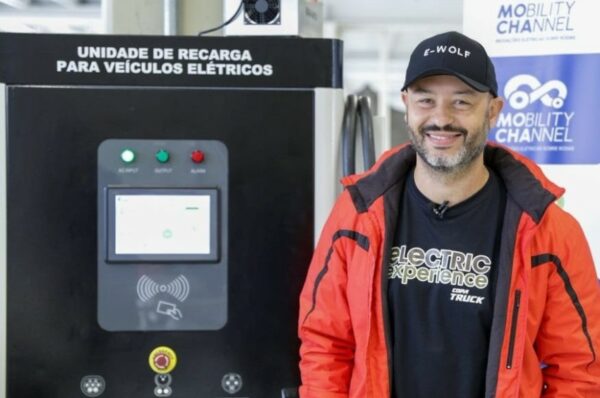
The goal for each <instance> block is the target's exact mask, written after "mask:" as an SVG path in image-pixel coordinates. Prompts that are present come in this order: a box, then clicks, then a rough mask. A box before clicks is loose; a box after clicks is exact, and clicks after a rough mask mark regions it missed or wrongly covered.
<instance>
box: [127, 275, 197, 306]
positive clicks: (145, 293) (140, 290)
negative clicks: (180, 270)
mask: <svg viewBox="0 0 600 398" xmlns="http://www.w3.org/2000/svg"><path fill="white" fill-rule="evenodd" d="M136 290H137V295H138V297H139V299H140V300H142V301H143V302H144V303H145V302H148V301H150V300H151V299H152V298H153V297H154V296H156V295H157V294H159V293H166V294H169V295H171V296H173V297H174V298H175V299H177V300H178V301H179V302H182V303H183V302H184V301H185V300H186V299H187V298H188V296H189V294H190V282H189V281H188V279H187V278H186V277H185V276H183V275H179V276H178V277H177V278H175V279H174V280H173V281H172V282H170V283H167V284H165V285H161V284H159V283H156V282H154V281H153V280H152V279H150V277H148V275H142V277H141V278H140V279H139V280H138V283H137V288H136Z"/></svg>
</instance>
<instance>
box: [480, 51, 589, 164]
mask: <svg viewBox="0 0 600 398" xmlns="http://www.w3.org/2000/svg"><path fill="white" fill-rule="evenodd" d="M494 64H495V66H496V71H497V77H498V86H499V87H500V90H499V91H500V93H499V94H500V95H501V96H503V97H504V99H505V104H504V109H503V110H502V113H501V114H500V116H499V118H498V122H497V124H496V127H495V128H494V129H492V131H491V133H490V139H491V140H492V141H496V142H499V143H501V144H504V145H507V146H510V147H512V148H513V149H515V150H517V151H519V152H521V153H523V154H525V155H526V156H528V157H530V158H533V159H534V160H536V161H537V162H539V163H542V164H544V163H545V164H565V163H567V164H597V163H600V151H598V150H597V148H598V147H600V134H599V133H598V132H596V131H595V130H596V129H595V127H594V126H595V124H596V120H597V117H595V116H597V114H598V109H600V98H599V97H598V96H596V95H590V87H600V76H599V74H598V73H597V71H598V70H600V54H582V55H554V56H532V57H501V58H500V57H499V58H495V59H494Z"/></svg>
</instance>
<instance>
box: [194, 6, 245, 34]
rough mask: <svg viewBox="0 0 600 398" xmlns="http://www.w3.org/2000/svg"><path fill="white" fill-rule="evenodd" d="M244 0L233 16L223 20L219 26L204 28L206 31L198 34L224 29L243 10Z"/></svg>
mask: <svg viewBox="0 0 600 398" xmlns="http://www.w3.org/2000/svg"><path fill="white" fill-rule="evenodd" d="M244 1H245V0H242V1H240V6H239V7H238V9H237V11H236V12H235V14H233V16H232V17H231V18H229V19H228V20H227V21H225V22H223V23H222V24H221V25H219V26H217V27H216V28H212V29H208V30H204V31H202V32H200V33H198V36H202V35H205V34H207V33H210V32H214V31H215V30H219V29H223V28H224V27H225V26H227V25H229V24H230V23H232V22H233V21H234V20H235V19H236V18H237V17H239V15H240V12H241V11H242V8H243V7H244Z"/></svg>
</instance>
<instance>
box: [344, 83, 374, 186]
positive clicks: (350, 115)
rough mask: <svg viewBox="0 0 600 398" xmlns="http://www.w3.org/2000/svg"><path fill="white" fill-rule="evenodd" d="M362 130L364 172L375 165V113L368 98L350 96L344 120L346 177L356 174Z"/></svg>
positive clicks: (347, 100) (345, 108)
mask: <svg viewBox="0 0 600 398" xmlns="http://www.w3.org/2000/svg"><path fill="white" fill-rule="evenodd" d="M359 129H360V137H361V141H362V155H363V167H364V170H365V171H366V170H369V169H370V168H371V166H373V164H375V139H374V132H373V112H372V111H371V103H370V101H369V98H368V97H366V96H357V95H349V96H348V97H347V98H346V105H345V107H344V117H343V119H342V173H343V174H344V176H347V175H350V174H354V173H355V172H356V139H357V138H358V137H357V131H358V130H359Z"/></svg>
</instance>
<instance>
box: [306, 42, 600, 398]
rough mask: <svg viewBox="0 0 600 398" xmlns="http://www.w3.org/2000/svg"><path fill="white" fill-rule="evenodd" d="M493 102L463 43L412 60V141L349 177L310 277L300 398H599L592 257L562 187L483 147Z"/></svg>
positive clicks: (598, 300) (599, 341)
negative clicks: (562, 201) (563, 205)
mask: <svg viewBox="0 0 600 398" xmlns="http://www.w3.org/2000/svg"><path fill="white" fill-rule="evenodd" d="M497 93H498V88H497V83H496V77H495V71H494V66H493V64H492V62H491V60H490V59H489V57H488V55H487V53H486V51H485V49H484V48H483V47H482V46H481V45H480V44H479V43H477V42H476V41H473V40H471V39H469V38H468V37H466V36H464V35H462V34H459V33H456V32H449V33H444V34H441V35H437V36H434V37H431V38H429V39H426V40H425V41H423V42H422V43H420V44H419V45H418V46H417V48H416V49H415V51H414V52H413V54H412V55H411V58H410V63H409V65H408V69H407V72H406V81H405V86H404V88H403V93H402V99H403V100H404V103H405V104H406V108H407V122H408V126H409V130H410V136H411V145H405V146H401V147H399V148H395V149H392V150H391V151H389V152H388V153H386V154H385V155H384V156H383V157H382V158H381V159H380V160H379V161H378V162H377V163H376V164H375V166H374V167H373V168H372V169H371V170H369V171H368V172H366V173H364V174H363V175H358V176H350V177H347V178H345V179H344V180H343V183H344V185H345V190H344V192H343V193H342V194H341V196H340V198H339V199H338V201H337V203H336V205H335V206H334V209H333V211H332V213H331V215H330V217H329V220H328V221H327V223H326V225H325V227H324V229H323V232H322V235H321V238H320V241H319V244H318V246H317V249H316V251H315V254H314V257H313V260H312V263H311V266H310V269H309V272H308V276H307V279H306V283H305V286H304V289H303V291H302V295H301V298H300V319H299V334H300V338H301V340H302V346H301V362H300V369H301V374H302V386H301V389H300V395H301V397H302V398H346V397H350V398H387V397H392V398H420V397H428V398H429V397H435V398H441V397H443V398H481V397H497V398H508V397H525V398H532V397H540V396H544V397H557V398H558V397H600V364H599V360H600V358H598V356H599V355H600V323H599V319H600V291H599V287H598V283H597V276H596V274H595V269H594V265H593V262H592V258H591V254H590V250H589V247H588V245H587V243H586V240H585V237H584V236H583V233H582V231H581V228H580V227H579V225H578V223H577V222H576V221H575V220H574V219H573V218H572V217H571V216H570V215H569V214H568V213H566V212H565V211H563V210H562V209H560V208H559V207H558V206H557V205H556V204H555V201H556V199H557V198H559V197H560V196H561V195H562V194H563V192H564V191H563V189H561V188H559V187H557V186H556V185H554V184H553V183H552V182H550V181H549V180H547V179H546V178H545V177H544V175H543V174H542V172H541V171H540V169H539V168H538V167H537V166H536V165H535V164H534V163H533V162H532V161H531V160H529V159H526V158H525V157H523V156H521V155H519V154H517V153H515V152H512V151H511V150H509V149H507V148H504V147H502V146H499V145H496V144H491V143H487V144H486V136H487V133H488V131H489V129H490V126H493V125H494V124H495V122H496V120H497V118H498V115H499V114H500V110H501V109H502V105H503V101H502V99H500V98H499V97H498V96H497Z"/></svg>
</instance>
